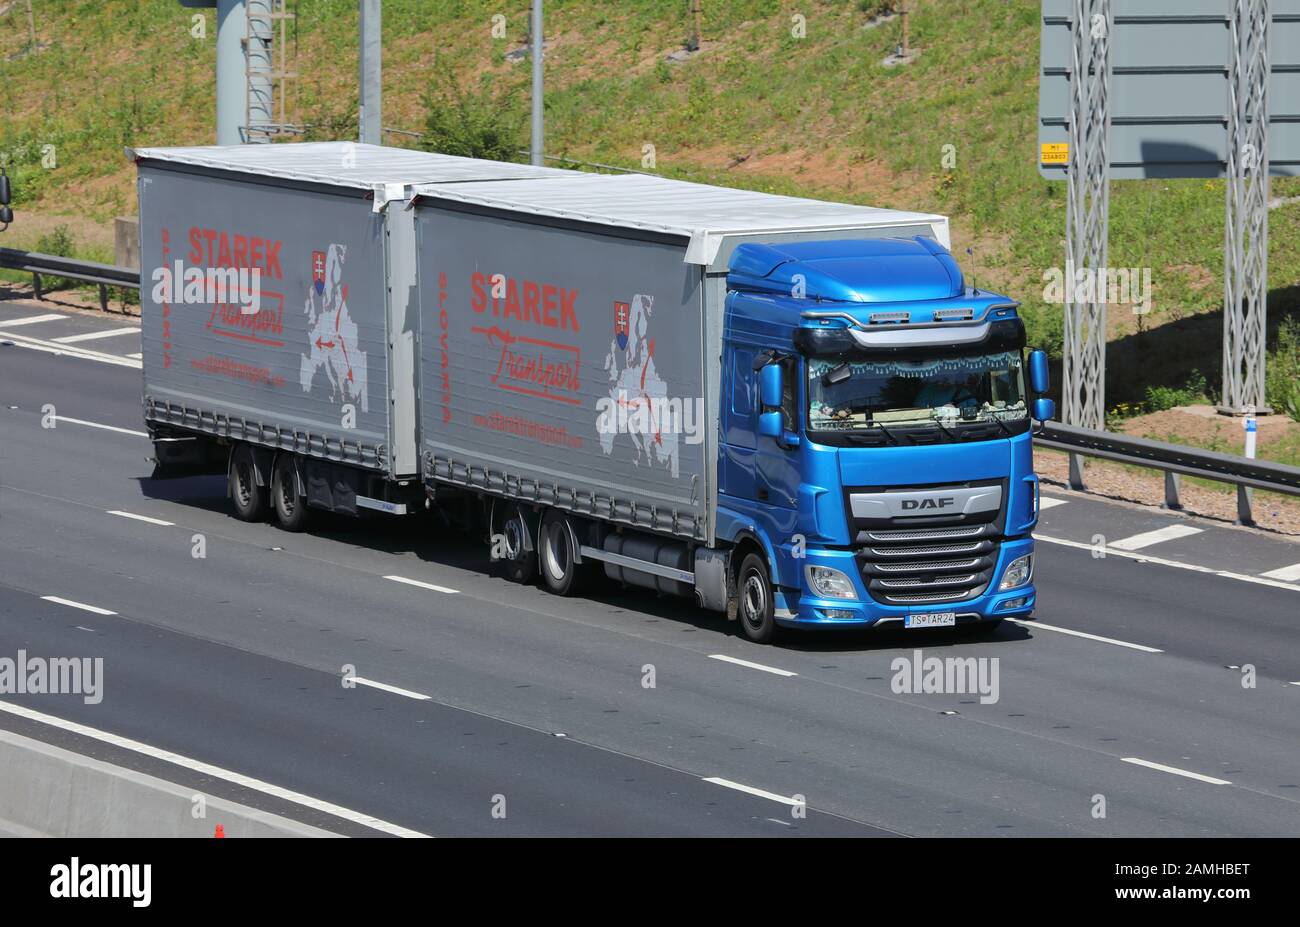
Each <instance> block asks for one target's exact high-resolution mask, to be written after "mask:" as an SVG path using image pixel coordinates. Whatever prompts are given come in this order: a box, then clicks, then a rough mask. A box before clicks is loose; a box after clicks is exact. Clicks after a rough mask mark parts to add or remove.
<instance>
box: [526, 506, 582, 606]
mask: <svg viewBox="0 0 1300 927" xmlns="http://www.w3.org/2000/svg"><path fill="white" fill-rule="evenodd" d="M539 535H540V537H539V538H538V541H539V543H538V550H537V557H538V568H539V571H540V572H541V574H542V581H543V582H545V583H546V588H547V589H549V590H551V591H552V592H554V593H555V594H556V595H576V594H578V593H579V592H581V591H583V589H584V588H585V587H586V578H587V574H588V573H589V572H590V571H589V570H587V569H585V567H586V566H587V564H580V563H578V562H576V561H577V558H578V551H577V550H576V549H575V548H576V546H577V544H576V542H575V538H576V536H577V535H576V532H575V531H573V529H572V527H571V526H570V524H569V519H568V517H567V516H565V515H564V514H562V513H560V512H557V511H556V510H555V509H551V510H550V511H548V512H547V513H546V514H545V515H544V516H543V517H542V530H541V531H540V532H539Z"/></svg>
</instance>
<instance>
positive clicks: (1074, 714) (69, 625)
mask: <svg viewBox="0 0 1300 927" xmlns="http://www.w3.org/2000/svg"><path fill="white" fill-rule="evenodd" d="M49 311H50V310H49V309H45V308H40V307H35V308H33V306H32V305H31V304H28V305H26V306H15V305H13V304H4V305H2V306H0V342H3V341H4V340H6V335H5V333H6V332H12V333H13V334H18V333H22V334H23V335H24V337H25V338H26V339H28V340H31V339H36V340H48V339H46V336H45V335H42V334H41V333H40V328H41V326H42V325H45V324H46V323H31V324H28V325H26V326H21V327H13V328H6V320H7V319H13V318H19V317H24V316H25V317H32V316H35V315H37V314H40V313H44V312H49ZM58 324H59V325H60V326H61V327H60V328H59V331H60V332H64V331H65V330H71V329H73V328H76V329H78V330H80V329H85V330H86V331H90V332H93V331H95V330H96V326H99V327H100V328H102V329H104V330H108V329H111V328H120V327H122V326H123V322H122V321H121V320H120V319H111V320H105V319H98V318H94V317H90V316H76V317H75V318H74V320H73V321H72V322H70V323H67V324H65V323H63V322H61V321H60V322H59V323H58ZM61 336H65V335H61ZM134 338H135V336H131V335H112V336H106V337H105V338H103V339H91V340H88V341H81V342H74V343H73V344H72V346H74V347H75V346H76V345H83V346H85V347H87V348H89V347H90V346H92V345H98V347H96V348H95V350H96V351H102V352H105V353H108V352H109V345H110V344H112V345H113V347H112V351H113V352H115V356H118V357H120V358H123V359H128V356H129V354H130V353H132V352H138V350H139V347H138V342H135V343H134V344H132V342H133V340H134ZM10 340H14V339H10ZM50 406H53V409H50V408H49V407H50ZM51 416H53V424H54V426H55V427H53V428H49V427H43V425H48V424H50V422H51ZM140 416H141V412H140V379H139V372H138V370H137V369H134V368H133V367H131V366H126V365H117V364H113V363H108V362H104V361H101V360H91V359H87V358H86V357H84V356H77V357H72V356H67V354H66V353H65V354H64V355H62V356H60V355H56V354H53V353H48V352H47V351H44V350H35V349H32V348H28V347H20V346H17V345H14V346H7V347H6V346H0V657H4V656H9V657H12V656H14V654H15V653H16V651H18V650H19V649H24V650H26V651H27V652H28V653H29V654H31V655H46V656H88V657H102V658H103V660H104V698H103V700H102V701H101V702H99V703H98V704H86V702H85V700H84V699H83V698H82V697H80V696H73V695H59V696H47V695H41V696H33V695H14V694H6V695H0V703H3V705H9V706H20V708H23V709H29V710H31V711H36V712H40V713H42V715H43V716H48V717H49V718H54V719H62V720H63V721H67V722H75V723H77V724H81V725H85V726H87V727H88V728H93V729H94V730H95V731H97V732H103V734H104V735H106V736H105V737H100V738H96V737H91V736H87V735H86V734H85V733H77V732H74V731H69V730H67V729H66V725H65V726H64V727H59V726H55V725H53V724H51V723H48V722H47V721H44V720H33V719H32V718H30V717H24V716H19V715H16V714H14V713H13V712H12V711H5V710H0V726H3V727H8V728H11V729H14V730H18V731H20V732H22V733H24V734H27V735H28V736H36V737H42V738H43V739H46V740H49V741H51V742H55V743H58V744H60V745H62V746H65V747H69V748H71V749H79V750H82V751H83V752H86V753H89V754H92V755H96V756H98V757H100V758H107V759H109V760H110V761H112V762H119V763H121V764H122V765H129V766H132V767H133V768H140V769H144V770H146V771H148V772H150V773H152V774H154V775H159V776H162V777H164V778H170V779H173V780H175V781H179V782H186V783H193V784H194V785H195V787H196V788H203V789H207V790H208V791H210V792H211V793H212V794H220V795H223V796H225V797H230V798H233V799H235V800H238V801H242V802H244V803H246V804H250V805H254V806H256V807H262V808H266V809H267V810H272V811H275V812H276V813H280V814H286V815H288V816H291V817H296V818H297V819H299V820H303V821H306V822H307V823H312V824H315V825H317V826H323V827H327V828H329V829H332V830H336V831H338V832H340V833H348V834H358V835H359V834H374V833H379V832H380V831H377V830H375V829H374V828H371V827H368V826H365V825H364V824H360V823H358V822H357V820H354V819H348V818H346V817H339V816H337V815H333V814H330V813H328V812H324V811H321V810H320V809H319V808H311V807H306V806H304V805H302V804H294V803H293V802H292V801H285V800H283V799H282V798H277V797H273V796H271V795H268V794H265V793H264V792H263V791H259V789H258V788H257V787H255V786H254V787H249V786H247V785H241V784H238V783H235V782H232V781H229V779H222V778H221V777H219V776H218V777H214V776H212V775H209V774H205V773H203V772H201V771H196V770H195V769H193V768H189V767H187V766H186V765H184V764H183V763H181V764H178V763H174V762H170V761H165V760H161V759H158V758H157V757H156V756H150V755H145V754H143V753H140V752H138V751H133V750H132V749H129V748H126V747H123V746H122V745H121V744H120V743H116V742H114V743H110V742H106V741H107V740H111V739H112V738H111V737H109V736H108V735H116V736H117V737H119V738H120V737H125V738H130V739H131V740H133V741H137V742H140V743H143V744H147V745H149V746H150V747H152V748H155V749H156V750H166V751H171V752H173V753H176V754H180V755H181V756H183V757H186V758H190V759H192V760H195V761H199V762H201V763H205V764H211V765H212V766H216V767H220V768H221V769H223V770H228V771H231V772H233V773H238V774H240V775H241V776H248V777H253V778H254V779H256V780H259V781H260V782H262V783H270V784H272V785H274V786H277V787H280V788H282V789H291V790H294V791H295V792H297V793H300V794H302V795H307V796H311V797H313V798H315V799H319V800H320V801H322V802H330V803H333V804H334V805H338V806H342V807H344V808H345V809H351V810H353V811H355V812H357V813H358V816H373V817H375V818H378V819H381V821H383V822H387V823H390V824H392V825H396V826H397V827H398V828H404V829H409V830H411V831H417V832H420V833H424V834H430V835H434V836H460V835H494V834H499V835H504V834H513V835H543V834H544V835H611V834H613V835H623V834H629V835H630V834H653V835H704V834H707V835H727V834H739V835H772V836H799V835H803V836H809V835H838V836H848V835H860V836H889V835H893V834H902V835H915V836H936V835H1013V836H1016V835H1019V836H1023V835H1097V836H1102V835H1149V836H1160V835H1194V836H1205V835H1269V836H1294V835H1295V834H1296V833H1297V832H1300V710H1298V709H1300V685H1295V684H1294V683H1296V682H1300V635H1297V629H1298V627H1300V582H1291V581H1288V580H1278V579H1271V578H1269V577H1267V576H1266V575H1265V574H1269V573H1272V574H1274V575H1290V574H1287V573H1285V570H1286V568H1287V567H1289V566H1292V565H1295V564H1297V563H1300V545H1297V544H1295V543H1291V542H1288V541H1284V540H1279V539H1276V538H1271V537H1267V536H1263V535H1260V534H1258V533H1253V532H1249V531H1245V530H1241V529H1236V528H1232V527H1225V526H1217V525H1211V524H1209V523H1206V522H1200V521H1194V520H1190V519H1186V518H1183V517H1181V516H1177V515H1172V514H1167V513H1159V512H1151V511H1145V510H1139V509H1135V508H1131V507H1127V506H1119V505H1112V504H1107V503H1104V502H1100V501H1097V500H1095V499H1089V498H1086V497H1080V496H1073V495H1066V494H1057V496H1058V499H1059V500H1061V501H1062V502H1063V504H1057V505H1055V506H1054V507H1052V508H1050V509H1047V510H1046V511H1045V512H1044V515H1043V520H1042V526H1041V528H1040V534H1041V535H1042V536H1043V537H1044V538H1051V539H1052V540H1051V542H1046V541H1045V542H1043V543H1040V545H1039V547H1038V554H1037V561H1036V566H1035V574H1036V583H1037V585H1038V589H1039V597H1040V606H1039V611H1038V613H1037V615H1036V618H1037V622H1035V623H1030V624H1018V625H1008V626H1006V627H1004V628H1002V629H1001V630H1000V631H999V632H998V634H997V635H996V636H995V637H993V638H992V639H989V640H975V639H971V638H969V637H966V636H963V635H961V634H956V633H952V632H943V631H939V632H928V631H923V632H902V631H897V632H892V633H889V634H881V633H851V634H844V633H836V634H829V633H825V634H816V635H806V634H805V635H799V636H796V637H794V638H792V639H790V640H789V641H788V642H787V643H785V644H784V645H782V646H778V647H758V646H755V645H752V644H750V643H748V642H746V641H744V640H743V639H741V638H740V637H739V636H738V635H737V634H736V632H735V630H734V626H729V625H728V622H727V621H726V620H725V619H724V618H723V617H722V616H720V615H715V614H711V613H707V612H703V611H700V610H699V609H696V608H694V607H693V606H692V605H691V604H690V603H688V602H683V601H679V600H675V599H667V598H660V599H657V598H654V597H653V596H648V595H642V594H639V593H627V594H622V595H612V596H608V597H601V598H578V599H561V598H557V597H555V596H552V595H549V594H548V593H546V592H544V591H542V590H540V589H537V588H533V587H524V586H518V585H513V584H511V583H509V582H507V581H506V580H505V579H504V578H501V577H499V576H495V575H493V574H492V573H491V571H490V569H489V565H488V563H487V561H486V555H485V552H483V551H480V550H479V548H478V545H477V544H475V543H474V542H472V541H471V540H469V539H467V538H465V537H463V536H461V535H459V534H456V533H454V532H452V531H450V530H449V529H447V528H446V527H444V526H443V525H442V524H441V523H440V522H439V521H438V520H437V519H436V518H432V517H430V518H419V519H410V520H393V519H385V518H383V517H380V516H376V517H374V518H370V519H365V520H362V521H351V520H346V519H330V520H328V521H325V522H324V523H323V524H321V525H320V527H318V528H317V530H315V531H314V532H313V533H310V534H303V535H293V534H286V533H284V532H281V531H279V530H278V529H276V528H274V527H272V526H270V525H249V524H245V523H243V522H240V521H237V520H236V519H235V518H234V517H233V515H232V514H230V511H229V508H228V500H226V498H225V489H224V484H223V481H222V480H221V479H219V478H215V479H214V478H195V479H189V480H179V481H169V482H157V483H156V482H153V481H151V480H149V479H148V475H149V472H150V469H151V468H150V465H149V464H148V463H147V462H146V458H147V457H148V456H149V455H150V453H151V448H150V446H149V444H148V442H147V441H146V440H145V439H144V438H143V437H142V436H140V435H139V434H131V433H127V432H132V431H134V432H141V431H142V430H143V426H142V423H141V417H140ZM74 420H75V421H74ZM77 422H91V423H95V425H107V426H110V428H116V429H124V431H123V430H109V429H104V428H100V427H94V426H93V425H88V424H78V423H77ZM1045 495H1048V496H1050V495H1051V494H1050V491H1049V493H1047V494H1045ZM113 512H124V513H127V514H128V515H135V516H144V517H146V518H150V519H154V520H156V521H162V522H167V523H169V524H157V523H155V522H151V521H140V520H138V519H135V518H130V517H127V515H121V514H111V513H113ZM1173 525H1178V526H1192V527H1195V528H1196V529H1197V533H1195V534H1187V535H1186V536H1183V537H1178V538H1173V539H1168V540H1161V541H1156V542H1152V543H1150V544H1149V545H1148V546H1142V547H1139V548H1137V549H1133V550H1126V549H1125V548H1124V546H1123V545H1124V541H1125V540H1127V539H1130V538H1132V537H1134V536H1136V535H1139V534H1143V533H1145V532H1148V531H1153V530H1163V529H1165V528H1168V527H1170V526H1173ZM1099 535H1100V536H1101V538H1102V539H1101V541H1100V542H1099V541H1098V536H1099ZM1100 544H1104V545H1106V546H1105V547H1104V548H1103V547H1100V546H1099V545H1100ZM196 545H199V546H201V547H202V553H203V554H204V556H202V557H196V556H194V554H195V550H196ZM1103 551H1104V552H1105V556H1099V554H1100V553H1102V552H1103ZM1164 561H1170V562H1169V563H1166V562H1164ZM1278 571H1283V572H1282V573H1281V574H1279V573H1278ZM1225 574H1227V575H1225ZM391 576H400V577H403V578H406V579H409V580H415V581H418V582H422V583H427V584H432V585H434V586H438V587H442V588H443V589H448V590H454V591H449V592H438V591H434V590H432V589H428V588H424V587H419V586H413V585H409V584H407V583H402V582H399V581H395V580H392V579H388V578H386V577H391ZM1297 579H1298V580H1300V577H1297ZM45 596H54V597H58V598H60V599H63V600H70V601H72V602H75V603H79V604H82V605H90V606H92V607H94V608H97V609H100V610H104V611H111V612H113V613H114V614H111V615H104V614H98V613H96V612H91V611H86V610H84V609H81V608H78V607H75V606H72V605H67V604H62V603H60V602H55V601H49V600H46V599H44V598H42V597H45ZM1061 629H1063V630H1061ZM1066 631H1072V632H1077V633H1076V634H1069V633H1065V632H1066ZM1078 633H1082V634H1088V635H1093V636H1094V637H1091V638H1089V637H1080V636H1077V634H1078ZM1097 638H1101V639H1097ZM1131 645H1136V647H1135V646H1131ZM917 649H921V650H922V651H923V655H924V656H927V657H928V656H939V657H953V656H955V657H961V658H966V657H979V658H997V660H998V663H997V671H998V676H997V680H998V692H997V696H998V697H997V699H996V701H988V702H987V703H984V702H982V701H981V698H980V695H979V694H965V695H957V694H947V695H938V694H930V695H927V694H902V693H897V692H895V691H893V689H894V687H893V686H892V685H891V680H892V679H893V677H894V676H895V668H894V667H893V666H892V665H891V664H892V663H893V661H894V660H895V659H896V658H900V657H904V658H909V659H910V658H912V657H913V655H914V652H915V651H916V650H917ZM719 656H721V657H729V658H732V659H738V660H743V661H749V662H751V663H753V664H758V665H759V666H761V667H767V668H768V669H776V670H780V671H782V672H784V673H789V674H794V675H778V674H777V673H773V672H769V671H766V670H764V669H761V668H755V667H752V666H746V665H743V664H737V663H733V662H728V661H725V660H720V659H718V657H719ZM986 666H988V664H986ZM1243 667H1246V668H1247V670H1248V671H1249V670H1250V669H1251V668H1253V672H1254V683H1255V684H1254V686H1253V687H1247V686H1243V669H1242V668H1243ZM345 668H347V669H345ZM349 674H353V675H355V676H358V677H361V678H363V679H365V680H369V681H373V682H377V683H380V684H382V685H384V686H387V687H390V688H378V687H375V686H373V685H369V684H357V685H354V686H353V687H351V688H349V687H347V686H345V684H344V677H345V676H346V675H349ZM651 676H653V679H652V684H651V679H650V677H651ZM394 690H398V691H394ZM417 696H419V697H417ZM3 705H0V708H3ZM1133 760H1141V761H1143V763H1142V764H1140V763H1135V762H1132V761H1133ZM1143 764H1156V766H1150V765H1143ZM1159 767H1167V768H1171V769H1173V770H1181V771H1185V772H1190V773H1194V774H1196V775H1198V776H1200V777H1203V778H1191V777H1188V776H1186V775H1181V774H1179V773H1177V772H1171V771H1168V769H1166V768H1159ZM717 779H720V780H726V782H729V783H731V784H732V785H726V784H723V783H719V782H716V781H709V780H717ZM1207 779H1209V780H1213V781H1206V780H1207ZM1220 782H1222V783H1223V784H1219V783H1220ZM736 786H740V787H743V788H747V789H750V790H754V791H756V792H757V793H758V794H754V791H743V790H741V788H737V787H736ZM0 787H3V783H2V782H0ZM1098 796H1104V804H1105V815H1104V816H1096V809H1098V808H1099V807H1100V806H1101V802H1100V801H1099V799H1098ZM782 799H783V800H782ZM503 808H504V815H503V816H502V810H503Z"/></svg>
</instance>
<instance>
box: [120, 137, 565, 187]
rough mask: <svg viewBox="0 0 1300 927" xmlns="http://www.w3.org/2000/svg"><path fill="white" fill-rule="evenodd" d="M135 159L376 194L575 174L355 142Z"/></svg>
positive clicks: (171, 152)
mask: <svg viewBox="0 0 1300 927" xmlns="http://www.w3.org/2000/svg"><path fill="white" fill-rule="evenodd" d="M126 154H127V157H129V158H131V159H133V160H137V161H140V160H150V161H169V162H173V163H176V164H187V165H192V166H194V167H205V168H210V169H212V170H220V171H237V172H239V173H243V174H258V175H260V176H264V177H278V178H282V179H285V180H299V181H303V182H309V183H323V184H329V185H331V186H339V187H352V188H356V189H361V190H373V189H376V188H377V187H382V186H386V185H393V184H415V183H426V184H430V183H431V184H442V183H465V182H467V181H486V180H510V179H515V178H524V177H532V178H538V177H559V176H572V174H573V172H572V171H564V170H560V169H558V168H553V167H534V166H532V165H529V164H512V163H509V162H506V161H486V160H479V159H476V158H459V157H456V156H455V155H445V154H435V153H433V152H428V151H415V150H413V149H410V148H388V147H384V146H382V145H362V144H359V143H354V142H296V143H290V144H279V145H200V146H195V147H191V148H128V149H127V150H126Z"/></svg>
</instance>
